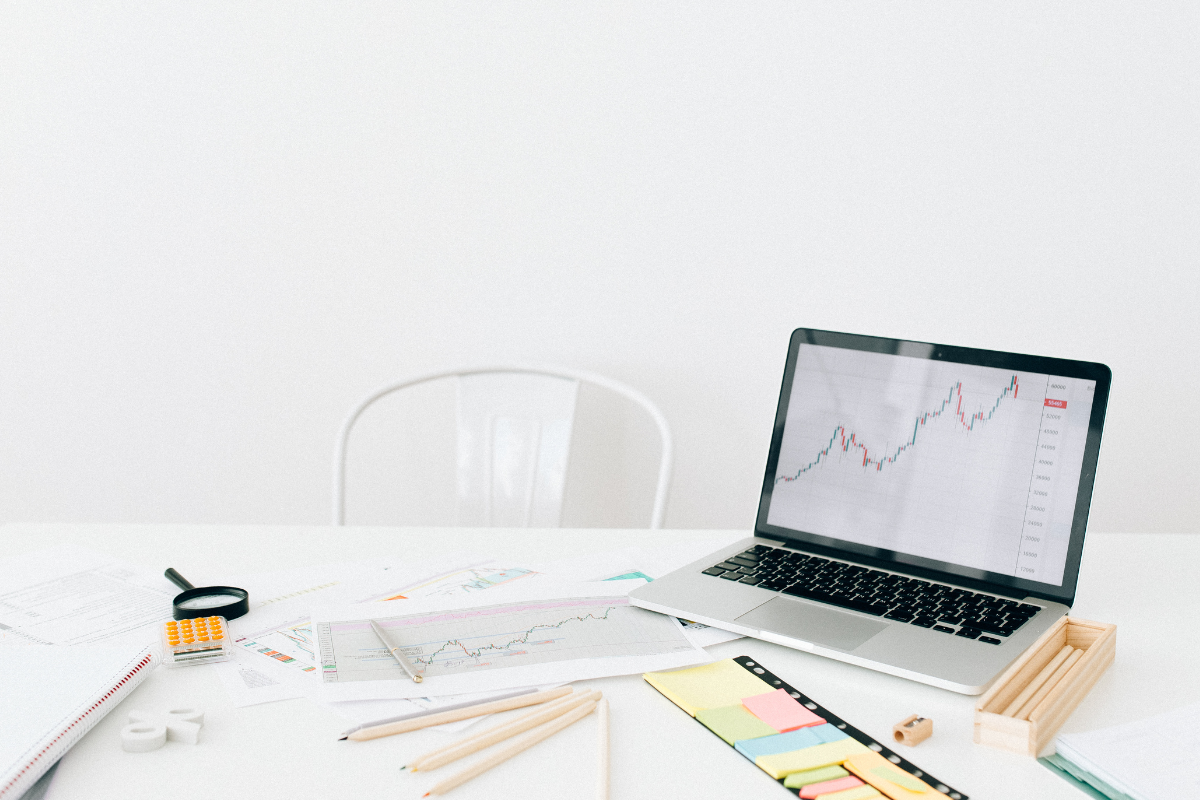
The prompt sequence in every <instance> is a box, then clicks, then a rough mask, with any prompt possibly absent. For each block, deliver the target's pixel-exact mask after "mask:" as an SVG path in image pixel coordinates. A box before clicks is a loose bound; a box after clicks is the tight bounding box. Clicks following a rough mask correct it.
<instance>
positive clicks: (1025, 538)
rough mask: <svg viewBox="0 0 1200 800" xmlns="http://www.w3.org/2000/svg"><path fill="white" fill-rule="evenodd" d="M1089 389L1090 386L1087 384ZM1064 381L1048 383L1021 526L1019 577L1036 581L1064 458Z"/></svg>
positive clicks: (1065, 401) (1065, 412)
mask: <svg viewBox="0 0 1200 800" xmlns="http://www.w3.org/2000/svg"><path fill="white" fill-rule="evenodd" d="M1087 388H1088V389H1089V390H1090V389H1091V387H1090V386H1089V387H1087ZM1069 394H1070V389H1069V387H1068V384H1067V382H1066V381H1065V380H1063V379H1061V378H1054V377H1051V378H1049V380H1048V381H1047V383H1046V398H1045V400H1044V401H1043V402H1042V419H1041V425H1040V427H1039V430H1038V438H1037V447H1036V450H1035V454H1034V457H1033V470H1032V474H1031V475H1030V478H1029V499H1028V501H1027V502H1026V505H1025V520H1024V522H1023V524H1022V526H1021V546H1020V548H1019V549H1018V552H1017V564H1016V577H1018V578H1030V579H1033V580H1037V579H1039V578H1040V577H1041V564H1040V560H1041V558H1042V557H1043V556H1044V555H1045V552H1046V536H1047V534H1048V533H1049V527H1050V523H1051V513H1052V504H1053V502H1054V500H1055V497H1054V493H1055V488H1056V485H1057V483H1058V475H1059V462H1060V461H1061V459H1062V447H1063V437H1064V435H1065V433H1066V429H1067V424H1068V423H1067V403H1068V400H1067V395H1069Z"/></svg>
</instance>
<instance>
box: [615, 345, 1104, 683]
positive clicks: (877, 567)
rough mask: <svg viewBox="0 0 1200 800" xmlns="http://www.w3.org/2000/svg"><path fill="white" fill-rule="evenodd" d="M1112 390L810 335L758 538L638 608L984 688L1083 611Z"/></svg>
mask: <svg viewBox="0 0 1200 800" xmlns="http://www.w3.org/2000/svg"><path fill="white" fill-rule="evenodd" d="M1111 380H1112V373H1111V371H1110V370H1109V368H1108V367H1106V366H1104V365H1103V364H1095V363H1089V362H1083V361H1070V360H1065V359H1059V358H1044V357H1041V356H1030V355H1020V354H1017V353H1002V352H996V351H992V350H976V349H973V348H967V347H952V346H949V345H940V344H928V343H925V342H911V341H904V340H900V339H884V338H879V337H874V336H858V335H854V334H848V333H834V332H831V331H822V330H810V329H805V328H801V329H798V330H796V331H794V332H793V333H792V337H791V344H790V347H789V349H788V356H787V364H786V367H785V369H784V373H783V386H782V389H781V390H780V393H779V404H778V409H777V411H776V413H775V429H774V433H773V435H772V437H771V449H770V453H769V454H768V456H767V467H766V474H765V476H764V478H763V486H762V495H761V498H760V500H759V506H758V517H757V520H756V522H755V526H754V533H753V536H751V537H749V538H746V539H744V540H742V541H740V542H738V543H737V544H734V545H731V546H729V547H727V548H725V549H723V550H720V551H718V552H715V553H713V554H712V555H710V556H707V557H705V558H703V559H701V560H700V561H696V562H695V563H693V564H690V565H688V566H686V567H684V568H682V569H679V570H676V571H675V572H672V573H670V574H668V575H666V576H664V577H662V578H660V579H659V580H656V581H654V582H652V583H648V584H646V585H645V586H642V587H639V588H638V589H636V590H635V591H634V592H633V593H632V594H631V595H630V600H631V602H632V603H633V604H634V605H637V606H640V607H642V608H646V609H650V610H652V611H658V612H661V613H664V614H671V615H673V616H676V617H682V618H684V619H689V620H695V621H697V622H702V623H704V624H707V625H711V626H714V627H717V628H723V629H725V630H729V631H733V632H735V633H741V634H745V635H747V636H753V637H755V638H758V639H763V640H765V641H768V642H774V643H776V644H781V645H785V646H787V647H793V648H796V649H799V650H805V651H808V652H811V653H816V654H818V655H822V656H827V657H829V658H834V659H837V660H839V661H845V662H847V663H850V664H857V665H859V666H862V667H867V668H870V669H875V670H879V671H881V672H886V673H889V674H891V675H898V676H900V677H903V678H909V679H911V680H914V681H920V682H921V683H927V684H930V685H932V686H937V687H941V688H943V689H949V690H950V691H954V692H961V693H963V694H980V693H982V692H983V691H984V690H985V689H986V688H987V686H988V684H989V683H990V682H991V681H992V680H993V679H994V678H995V677H996V676H997V675H999V674H1000V673H1001V672H1002V671H1003V670H1004V669H1005V667H1007V666H1008V665H1009V664H1010V663H1012V662H1013V661H1014V660H1015V659H1016V658H1017V657H1018V656H1019V655H1020V654H1021V653H1022V652H1023V651H1024V650H1025V649H1026V648H1028V647H1029V646H1030V645H1031V644H1033V642H1034V641H1036V640H1037V638H1038V637H1039V636H1041V635H1042V634H1043V633H1044V632H1045V631H1046V630H1047V629H1048V628H1049V627H1050V626H1051V625H1053V624H1054V622H1055V621H1056V620H1058V619H1059V618H1060V617H1062V616H1064V615H1065V614H1067V612H1068V611H1069V610H1070V608H1071V604H1072V603H1073V602H1074V598H1075V586H1076V582H1077V579H1078V575H1079V562H1080V558H1081V556H1082V552H1083V539H1084V532H1085V530H1086V528H1087V517H1088V507H1089V505H1090V502H1091V497H1092V485H1093V482H1094V479H1095V475H1096V459H1097V456H1098V455H1099V451H1100V434H1101V430H1102V428H1103V425H1104V411H1105V406H1106V404H1107V401H1108V392H1109V386H1110V384H1111Z"/></svg>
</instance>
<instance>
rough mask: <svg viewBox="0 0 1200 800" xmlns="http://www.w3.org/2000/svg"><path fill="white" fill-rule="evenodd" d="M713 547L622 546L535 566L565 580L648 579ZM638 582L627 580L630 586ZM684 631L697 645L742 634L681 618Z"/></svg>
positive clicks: (704, 543)
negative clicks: (631, 582) (614, 549)
mask: <svg viewBox="0 0 1200 800" xmlns="http://www.w3.org/2000/svg"><path fill="white" fill-rule="evenodd" d="M715 549H717V548H716V547H712V546H710V545H709V544H708V542H707V540H706V541H704V542H701V543H699V546H698V547H695V548H685V547H678V546H674V545H673V546H670V547H628V548H625V549H622V550H616V551H611V552H602V553H590V554H588V555H586V556H577V557H575V558H568V559H561V560H559V561H553V562H550V563H548V564H536V565H534V567H535V569H536V570H537V571H538V572H541V573H543V574H544V575H545V576H547V577H549V578H554V579H557V580H565V581H615V580H626V579H629V580H640V581H641V582H642V583H649V582H650V581H653V580H657V579H658V578H661V577H662V576H664V575H666V574H667V573H669V572H674V571H675V570H677V569H679V568H680V567H683V566H686V565H688V564H690V563H692V562H693V561H695V560H696V559H698V558H703V557H704V556H706V555H708V554H709V553H711V552H713V550H715ZM640 585H641V583H638V584H631V588H636V586H640ZM680 623H682V624H683V631H684V634H685V635H686V636H687V637H688V638H689V639H691V640H692V641H693V642H694V643H695V644H697V645H699V646H700V647H711V646H713V645H715V644H721V643H723V642H732V641H734V640H735V639H741V638H743V635H742V634H740V633H731V632H729V631H725V630H721V629H720V628H713V627H710V626H708V625H704V624H701V623H699V622H692V621H691V620H686V619H681V620H680Z"/></svg>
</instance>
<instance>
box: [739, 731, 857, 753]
mask: <svg viewBox="0 0 1200 800" xmlns="http://www.w3.org/2000/svg"><path fill="white" fill-rule="evenodd" d="M848 738H849V737H848V736H846V734H845V733H843V732H842V731H839V730H838V729H837V728H836V727H835V726H833V725H830V724H829V723H825V724H824V725H814V726H812V727H811V728H801V729H800V730H798V731H789V732H788V733H777V734H775V735H774V736H763V737H760V738H758V739H741V740H739V741H736V742H734V743H733V746H734V747H736V748H737V751H738V752H739V753H741V754H742V755H744V756H745V757H746V758H748V759H750V760H751V761H753V760H754V759H756V758H758V757H759V756H773V755H776V754H777V753H790V752H792V751H793V750H803V749H805V748H806V747H816V746H817V745H819V744H828V743H829V742H836V741H837V740H838V739H848Z"/></svg>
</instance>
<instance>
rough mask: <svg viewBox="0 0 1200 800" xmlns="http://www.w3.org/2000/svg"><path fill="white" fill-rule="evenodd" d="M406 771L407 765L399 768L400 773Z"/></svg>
mask: <svg viewBox="0 0 1200 800" xmlns="http://www.w3.org/2000/svg"><path fill="white" fill-rule="evenodd" d="M406 769H408V765H407V764H405V765H404V766H403V767H401V768H400V771H401V772H403V771H404V770H406Z"/></svg>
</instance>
